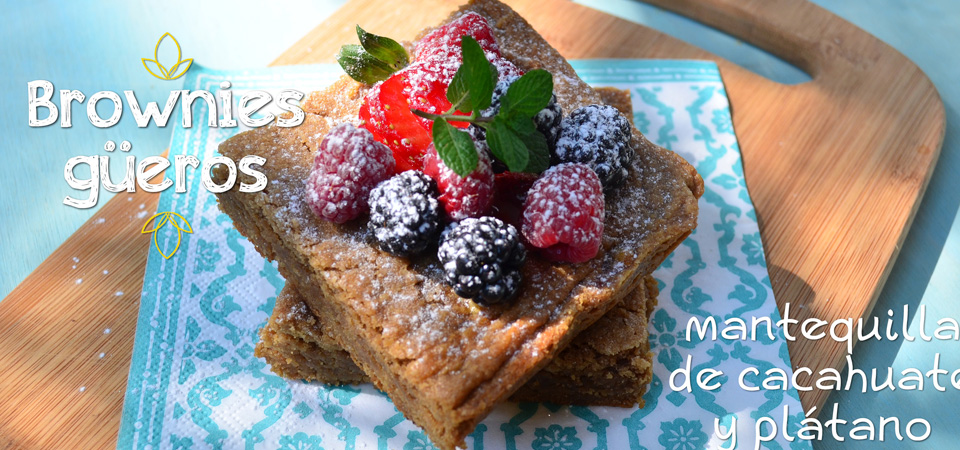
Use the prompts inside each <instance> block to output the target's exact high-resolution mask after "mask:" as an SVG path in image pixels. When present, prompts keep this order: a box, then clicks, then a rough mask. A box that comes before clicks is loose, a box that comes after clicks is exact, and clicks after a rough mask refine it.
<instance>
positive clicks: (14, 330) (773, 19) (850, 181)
mask: <svg viewBox="0 0 960 450" xmlns="http://www.w3.org/2000/svg"><path fill="white" fill-rule="evenodd" d="M651 2H652V3H655V4H659V5H660V6H662V7H664V8H667V9H671V10H675V11H678V12H681V13H683V14H685V15H688V16H691V17H692V18H694V19H697V20H700V21H702V22H704V23H707V24H709V25H712V26H714V27H716V28H719V29H721V30H724V31H727V32H728V33H730V34H732V35H734V36H737V37H739V38H741V39H743V40H745V41H747V42H750V43H753V44H756V45H757V46H759V47H762V48H764V49H766V50H768V51H770V52H772V53H774V54H776V55H779V56H780V57H782V58H784V59H786V60H787V61H790V62H792V63H794V64H796V65H797V66H799V67H800V68H802V69H803V70H805V71H806V72H808V73H810V74H811V75H812V77H813V81H811V82H809V83H804V84H800V85H794V86H786V85H781V84H778V83H775V82H772V81H770V80H767V79H765V78H762V77H760V76H758V75H756V74H753V73H751V72H748V71H746V70H744V69H743V68H740V67H738V66H736V65H734V64H733V63H730V62H728V61H725V60H723V59H720V58H718V57H716V56H714V55H711V54H709V53H707V52H705V51H703V50H700V49H698V48H695V47H692V46H690V45H688V44H685V43H683V42H681V41H679V40H676V39H674V38H671V37H669V36H666V35H664V34H661V33H659V32H657V31H654V30H652V29H649V28H646V27H643V26H640V25H637V24H634V23H631V22H627V21H624V20H621V19H617V18H615V17H612V16H609V15H606V14H603V13H600V12H597V11H594V10H591V9H588V8H586V7H583V6H579V5H576V4H573V3H570V2H566V1H561V0H516V1H509V2H508V3H510V4H511V5H512V6H513V7H514V8H515V9H516V10H517V11H518V12H519V13H520V14H521V15H523V16H524V17H526V18H527V20H528V21H529V22H530V23H531V24H532V25H533V26H534V28H536V29H537V30H539V31H540V32H541V33H542V34H543V35H544V37H546V39H547V40H548V41H549V42H551V43H552V44H553V45H554V46H556V47H557V48H558V49H559V50H560V52H561V53H562V54H563V55H564V56H566V57H567V58H693V59H711V60H714V61H717V63H718V64H719V65H720V69H721V73H722V76H723V79H724V81H725V82H726V85H727V88H728V94H729V96H730V100H731V103H732V107H733V120H734V125H735V127H736V130H737V135H738V137H739V140H740V144H741V147H742V151H743V157H744V166H745V171H746V180H747V184H748V186H749V189H750V193H751V196H752V197H753V200H754V202H755V204H756V208H757V211H758V216H759V219H760V228H761V232H762V236H763V241H764V246H765V248H766V257H767V263H768V266H769V269H770V278H771V282H772V284H773V290H774V292H775V294H776V297H777V302H778V304H779V305H780V307H781V311H782V310H783V305H784V304H785V303H787V302H789V303H791V304H792V308H791V310H792V312H793V313H794V314H796V315H798V316H799V318H800V319H803V318H806V317H811V316H815V317H819V318H821V319H824V320H833V319H837V318H845V317H854V318H856V317H860V316H862V315H864V314H867V313H869V311H870V310H871V308H872V306H873V303H874V301H875V299H876V298H877V295H878V294H879V292H880V290H881V288H882V287H883V284H884V281H885V280H886V278H887V275H888V273H889V271H890V268H891V266H892V264H893V261H894V260H895V259H896V257H897V253H898V251H899V248H900V244H901V243H902V241H903V238H904V236H905V235H906V231H907V229H908V228H909V226H910V223H911V221H912V219H913V216H914V213H915V211H916V208H917V206H918V205H919V203H920V198H921V197H922V195H923V191H924V189H925V188H926V185H927V182H928V180H929V177H930V173H931V172H932V169H933V166H934V164H935V162H936V159H937V156H938V154H939V152H940V146H941V143H942V139H943V133H944V127H945V121H944V120H945V119H944V109H943V104H942V103H941V101H940V99H939V97H938V95H937V91H936V90H935V88H934V87H933V85H932V84H931V83H930V81H929V80H928V79H927V77H926V76H925V75H924V74H923V73H922V72H921V71H920V70H919V69H918V68H917V67H916V66H915V65H914V64H913V63H911V62H910V61H909V60H907V59H906V58H905V57H903V56H902V55H901V54H899V53H898V52H897V51H895V50H894V49H892V48H891V47H889V46H887V45H886V44H884V43H882V42H880V41H879V40H877V39H876V38H874V37H872V36H870V35H869V34H867V33H866V32H864V31H862V30H860V29H858V28H856V27H855V26H853V25H851V24H850V23H848V22H846V21H844V20H842V19H840V18H838V17H836V16H834V15H832V14H830V13H829V12H827V11H825V10H823V9H821V8H819V7H817V6H815V5H813V4H811V3H809V2H806V1H803V0H699V1H697V0H651ZM456 6H457V2H455V1H443V0H428V1H402V0H389V1H376V0H353V1H351V2H350V3H348V4H347V5H345V6H344V7H343V8H342V9H341V10H340V11H338V12H337V13H336V14H334V15H333V16H331V17H330V18H329V19H328V20H327V21H325V22H324V23H322V24H320V25H319V26H318V27H317V28H316V29H314V30H313V31H312V32H310V33H309V34H308V35H307V36H306V37H304V38H303V39H302V40H301V41H300V42H298V43H297V44H296V45H294V46H293V47H292V48H291V49H290V50H288V51H287V52H286V53H284V54H283V55H281V56H280V57H279V58H278V59H277V61H276V62H275V64H304V63H317V62H330V61H332V55H333V54H335V53H336V51H337V49H338V47H339V46H340V45H341V44H343V43H350V42H354V41H355V39H356V38H355V36H354V30H353V27H354V25H355V24H357V23H360V24H363V26H364V28H366V29H367V30H369V31H372V32H374V33H378V34H384V35H388V36H391V37H394V38H398V39H410V38H412V37H414V35H415V34H416V32H417V31H418V30H420V29H421V28H423V27H425V26H428V25H432V24H435V23H437V22H439V21H440V20H441V19H442V18H443V17H445V16H446V15H447V14H448V13H449V12H450V11H452V10H453V9H455V8H456ZM156 202H157V196H156V195H149V194H145V193H143V192H138V193H136V194H133V195H129V196H128V195H121V196H117V197H115V198H113V199H112V200H111V201H110V202H108V204H107V205H105V206H104V208H102V209H101V210H100V211H99V213H97V214H96V215H95V216H94V217H93V218H92V219H91V220H90V221H88V222H87V223H86V224H85V225H84V226H83V227H82V228H81V229H80V230H78V231H77V232H76V233H75V234H74V235H73V236H71V237H70V238H69V239H68V240H67V241H66V242H65V243H64V244H63V245H62V246H61V247H60V248H59V249H58V250H57V251H56V252H54V253H53V255H51V256H50V257H49V258H48V259H47V260H46V261H45V262H44V263H43V264H41V265H40V266H39V267H38V268H37V269H36V270H35V271H34V272H33V273H32V274H31V275H30V276H29V277H27V279H26V280H24V281H23V283H21V284H20V286H18V287H17V288H16V289H15V290H14V291H13V292H12V293H11V294H10V295H9V296H8V297H7V298H6V299H4V300H3V301H2V302H0V349H2V351H3V352H4V353H3V356H2V371H0V404H2V407H0V448H4V449H5V448H19V447H27V448H78V449H79V448H83V449H91V448H110V447H114V446H115V445H116V436H117V430H118V427H119V423H120V412H121V408H122V402H123V392H124V389H125V386H126V377H127V372H128V368H129V363H130V356H131V351H132V347H133V336H134V330H135V328H136V317H137V309H138V305H139V297H140V294H139V293H140V290H141V288H142V281H143V280H142V277H143V273H144V267H145V264H146V257H147V251H148V250H149V237H148V236H141V235H140V233H139V230H140V227H141V226H142V224H143V222H144V221H145V220H146V218H147V217H149V215H152V214H153V212H154V210H155V208H156ZM141 205H142V206H141ZM143 211H147V212H148V213H147V214H144V213H143ZM74 258H76V259H77V261H75V260H74ZM72 266H76V268H75V269H73V268H72ZM104 269H107V270H109V274H104V273H103V270H104ZM78 280H82V281H78ZM119 292H122V294H119V295H118V293H119ZM108 330H109V331H108ZM790 354H791V357H792V359H793V363H794V364H795V365H796V366H808V367H811V368H812V369H813V370H814V372H816V371H817V370H819V369H821V368H824V367H837V368H839V367H841V365H842V364H843V359H844V356H845V350H844V348H843V345H841V344H837V343H835V342H833V341H831V340H829V339H827V340H820V341H802V342H795V343H791V345H790ZM828 394H829V392H819V391H810V392H802V393H801V395H800V396H801V400H802V402H803V404H804V405H805V407H806V408H808V409H809V408H810V407H812V406H818V407H819V406H821V405H822V404H823V402H824V401H825V400H826V397H827V395H828Z"/></svg>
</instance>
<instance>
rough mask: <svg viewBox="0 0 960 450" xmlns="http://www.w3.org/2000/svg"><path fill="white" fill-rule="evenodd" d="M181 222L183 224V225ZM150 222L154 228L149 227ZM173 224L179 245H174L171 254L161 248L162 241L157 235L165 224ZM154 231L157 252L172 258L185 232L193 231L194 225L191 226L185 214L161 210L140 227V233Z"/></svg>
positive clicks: (165, 257)
mask: <svg viewBox="0 0 960 450" xmlns="http://www.w3.org/2000/svg"><path fill="white" fill-rule="evenodd" d="M181 222H182V224H183V225H181ZM150 223H154V226H153V228H150V229H147V227H148V226H149V225H150ZM167 224H171V225H173V227H174V228H176V229H177V245H176V246H174V248H173V251H171V252H170V253H169V254H167V253H164V252H163V249H161V248H160V241H159V238H158V237H157V236H158V235H159V233H158V232H159V231H160V229H161V228H163V227H164V226H165V225H167ZM147 233H153V246H154V247H156V248H157V252H159V253H160V256H163V258H164V259H170V257H171V256H173V255H174V254H175V253H177V250H179V249H180V242H181V241H182V240H183V233H193V227H191V226H190V222H187V219H184V218H183V216H181V215H180V214H177V213H175V212H173V211H167V212H159V213H156V214H154V215H153V216H151V217H150V218H149V219H147V222H146V223H144V224H143V228H141V229H140V234H147Z"/></svg>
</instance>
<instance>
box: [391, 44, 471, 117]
mask: <svg viewBox="0 0 960 450" xmlns="http://www.w3.org/2000/svg"><path fill="white" fill-rule="evenodd" d="M447 72H448V71H447V70H446V67H445V66H444V65H443V64H442V63H440V62H437V61H419V62H417V63H415V64H413V65H411V66H409V67H407V68H406V69H404V70H402V71H400V72H398V73H397V74H398V76H400V77H401V78H402V80H403V86H404V87H403V96H404V98H406V99H407V104H408V105H409V108H411V109H418V110H420V111H424V112H428V113H431V114H443V113H445V112H447V111H448V110H449V109H450V107H451V106H453V105H451V104H450V101H449V100H447V87H448V86H449V85H450V80H452V79H453V75H454V74H455V73H456V68H454V69H453V71H452V72H450V73H447ZM455 114H456V113H455ZM416 117H417V120H418V121H420V124H421V125H422V126H423V127H424V128H426V129H427V130H431V131H432V130H433V121H432V120H430V119H427V118H424V117H420V116H416ZM451 124H452V125H454V126H457V127H466V126H467V125H468V124H467V123H465V122H451Z"/></svg>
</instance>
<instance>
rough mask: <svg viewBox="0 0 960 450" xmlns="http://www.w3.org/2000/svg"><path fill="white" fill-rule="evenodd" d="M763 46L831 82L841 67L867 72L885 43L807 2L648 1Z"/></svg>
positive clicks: (818, 80)
mask: <svg viewBox="0 0 960 450" xmlns="http://www.w3.org/2000/svg"><path fill="white" fill-rule="evenodd" d="M643 1H644V2H646V3H649V4H652V5H655V6H658V7H660V8H663V9H666V10H669V11H673V12H675V13H678V14H681V15H684V16H687V17H689V18H691V19H694V20H696V21H698V22H700V23H703V24H705V25H709V26H711V27H713V28H716V29H718V30H720V31H723V32H725V33H727V34H730V35H732V36H734V37H737V38H739V39H742V40H744V41H746V42H749V43H751V44H753V45H756V46H757V47H760V48H762V49H764V50H766V51H768V52H770V53H773V54H774V55H777V56H778V57H780V58H782V59H784V60H785V61H787V62H789V63H791V64H793V65H795V66H797V67H798V68H800V69H801V70H803V71H804V72H806V73H807V74H809V75H810V76H811V77H812V78H813V80H814V82H815V83H818V84H823V83H827V84H829V83H832V81H831V80H835V79H836V78H837V77H834V76H831V75H840V73H838V71H842V72H843V74H844V76H840V77H839V78H849V75H850V73H849V71H850V70H857V71H863V70H865V69H867V68H869V67H870V65H871V63H873V62H875V61H876V59H878V58H879V57H880V48H879V47H878V46H884V47H885V46H886V44H883V43H882V42H881V41H880V40H879V39H877V38H875V37H874V36H872V35H870V34H869V33H867V32H865V31H863V30H861V29H859V28H857V27H856V26H854V25H852V24H850V23H849V22H847V21H846V20H844V19H842V18H840V17H838V16H837V15H835V14H833V13H831V12H829V11H827V10H825V9H823V8H821V7H819V6H817V5H815V4H813V3H810V2H809V1H806V0H643Z"/></svg>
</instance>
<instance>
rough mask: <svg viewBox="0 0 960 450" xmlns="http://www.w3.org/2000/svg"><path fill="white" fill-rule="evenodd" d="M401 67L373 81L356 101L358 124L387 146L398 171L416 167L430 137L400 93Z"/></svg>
mask: <svg viewBox="0 0 960 450" xmlns="http://www.w3.org/2000/svg"><path fill="white" fill-rule="evenodd" d="M408 69H409V68H408ZM405 70H407V69H404V70H402V71H400V72H398V73H395V74H393V75H392V76H390V78H387V79H386V80H384V81H383V82H382V83H380V84H378V85H375V86H374V88H373V89H371V90H370V92H369V93H368V94H367V96H366V98H364V100H363V103H362V104H361V105H360V120H362V121H363V125H362V126H363V127H364V128H366V129H368V130H370V132H371V133H373V136H374V137H375V138H376V139H377V140H378V141H380V142H383V143H384V144H386V145H387V147H390V150H392V151H393V157H394V159H395V160H396V163H397V171H399V172H403V171H406V170H418V169H420V168H421V167H422V165H423V162H422V158H423V152H424V151H425V150H426V149H427V147H428V146H429V145H430V143H431V142H432V141H433V139H432V138H431V135H430V130H428V129H426V128H424V126H423V125H422V124H421V123H420V121H419V120H418V117H417V116H416V115H414V114H413V113H412V112H410V105H409V103H408V102H407V98H406V97H405V96H404V93H403V90H404V88H405V86H404V83H403V76H402V72H404V71H405Z"/></svg>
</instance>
